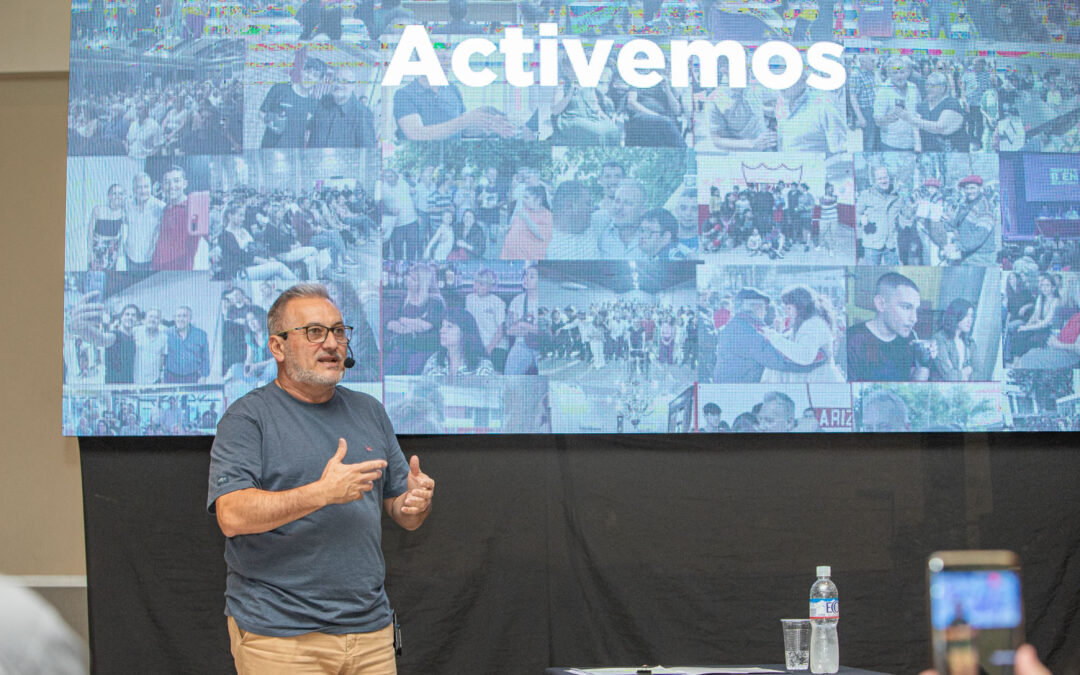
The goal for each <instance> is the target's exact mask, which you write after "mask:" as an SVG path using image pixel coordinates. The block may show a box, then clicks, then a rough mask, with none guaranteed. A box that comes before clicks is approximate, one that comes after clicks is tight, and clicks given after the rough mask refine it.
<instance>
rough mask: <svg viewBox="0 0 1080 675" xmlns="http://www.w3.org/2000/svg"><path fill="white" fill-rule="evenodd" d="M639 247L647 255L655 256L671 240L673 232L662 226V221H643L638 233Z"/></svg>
mask: <svg viewBox="0 0 1080 675" xmlns="http://www.w3.org/2000/svg"><path fill="white" fill-rule="evenodd" d="M638 236H639V239H638V247H639V248H641V250H642V251H644V252H645V254H646V255H649V256H653V255H656V253H657V252H658V251H659V250H660V249H662V248H664V247H665V246H667V245H668V244H669V243H670V242H671V233H670V232H668V231H667V230H665V229H664V228H662V227H661V226H660V223H657V222H655V221H651V220H643V221H641V230H640V234H639V235H638Z"/></svg>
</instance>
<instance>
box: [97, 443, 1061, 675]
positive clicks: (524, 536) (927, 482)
mask: <svg viewBox="0 0 1080 675" xmlns="http://www.w3.org/2000/svg"><path fill="white" fill-rule="evenodd" d="M1075 440H1076V439H1075V437H1073V436H1072V435H1069V434H1057V435H1036V434H1023V435H1019V434H1018V435H990V436H986V435H957V434H954V435H947V436H915V435H901V436H891V435H886V436H882V435H877V436H874V437H872V438H869V437H866V436H862V435H845V436H839V435H838V436H829V437H827V438H822V437H817V438H808V437H805V436H801V437H798V438H796V437H792V436H726V435H693V436H686V435H682V436H656V435H637V436H494V437H491V436H489V437H485V438H484V439H483V441H482V442H481V443H478V442H477V439H475V438H470V437H466V436H449V437H446V436H444V437H417V436H413V437H403V438H402V439H401V442H402V446H403V448H404V450H405V452H406V453H407V454H412V453H419V454H420V455H421V458H422V460H423V467H424V470H425V471H426V472H428V473H429V474H430V475H432V476H433V477H434V478H435V479H436V480H437V482H438V491H437V496H436V502H435V510H434V512H433V513H432V515H431V517H430V518H429V519H428V521H427V523H426V524H425V525H424V527H423V528H421V529H420V530H418V531H417V532H412V533H409V532H403V531H400V530H397V529H396V528H395V526H394V525H393V524H392V523H386V529H385V535H384V549H385V552H386V559H387V567H388V570H389V576H388V579H387V586H388V592H389V594H390V598H391V601H392V602H393V604H394V606H395V608H396V609H397V611H398V614H399V616H400V618H401V621H402V624H403V628H404V641H405V652H404V654H403V656H402V657H401V658H400V660H399V667H400V671H401V672H402V673H403V675H420V674H422V675H438V674H442V673H446V674H450V675H460V674H463V673H493V674H494V673H497V674H499V675H504V674H516V673H522V674H530V673H531V674H536V673H541V672H542V671H543V668H545V667H546V666H550V665H590V664H641V663H652V664H655V663H664V664H676V663H738V662H742V663H745V662H768V663H775V662H777V661H781V649H782V647H781V640H780V626H779V621H778V620H779V619H780V618H781V617H795V616H806V611H807V610H806V607H807V604H806V603H807V595H808V592H809V588H810V584H811V583H812V581H813V576H814V566H815V565H818V564H831V565H832V566H833V572H834V577H835V579H836V582H837V584H838V586H839V588H840V597H841V601H842V602H841V608H842V612H841V621H840V654H841V661H842V662H843V663H844V664H847V665H853V666H861V667H866V668H870V669H874V670H881V671H886V672H891V673H915V672H918V670H919V669H921V668H922V667H924V666H925V664H926V663H927V660H928V659H927V654H928V646H927V639H926V638H927V628H926V618H925V611H926V608H925V600H924V592H925V591H924V580H923V564H924V561H925V558H926V555H927V554H928V553H929V552H930V551H933V550H935V549H946V548H995V547H1001V548H1011V549H1013V550H1016V551H1017V552H1018V553H1019V554H1020V556H1021V558H1022V560H1023V563H1024V583H1025V589H1024V592H1025V605H1026V610H1027V616H1026V620H1027V628H1028V634H1029V639H1030V641H1031V642H1033V643H1034V644H1035V646H1036V647H1037V648H1038V650H1039V653H1040V654H1041V655H1043V657H1044V658H1045V659H1046V660H1047V661H1048V663H1049V665H1050V666H1051V668H1052V669H1053V670H1054V672H1055V673H1057V674H1058V675H1061V674H1063V673H1076V672H1078V670H1080V663H1078V655H1080V615H1078V597H1080V484H1078V480H1077V478H1078V476H1080V453H1078V452H1076V451H1075V450H1074V449H1073V447H1072V446H1073V443H1074V441H1075ZM210 443H211V439H210V438H206V437H195V438H84V439H81V441H80V446H81V450H82V469H83V490H84V495H85V513H86V529H87V532H86V542H87V570H88V575H89V596H90V621H91V647H92V654H93V657H92V658H93V666H94V669H95V672H97V673H127V672H154V673H173V672H175V673H200V674H203V673H218V672H221V673H226V672H230V671H231V668H232V665H231V658H230V656H229V649H228V638H227V635H226V630H225V620H224V617H223V616H222V607H223V602H224V600H223V592H224V578H225V568H224V562H223V560H222V554H223V548H224V538H223V537H222V535H221V534H220V532H219V531H218V529H217V526H216V523H215V522H214V520H213V518H212V517H211V516H210V515H208V514H207V513H206V510H205V507H204V504H205V499H206V480H207V479H206V476H207V464H208V461H209V454H208V453H209V447H210ZM327 452H328V455H327V456H328V457H329V453H330V450H329V449H328V451H327Z"/></svg>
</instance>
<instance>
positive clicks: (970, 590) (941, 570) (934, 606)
mask: <svg viewBox="0 0 1080 675" xmlns="http://www.w3.org/2000/svg"><path fill="white" fill-rule="evenodd" d="M926 574H927V577H926V580H927V592H928V607H929V612H930V637H931V645H932V649H933V659H934V668H936V669H937V672H938V673H939V674H940V675H981V674H982V673H986V675H1013V673H1014V672H1015V671H1014V668H1013V665H1014V661H1015V657H1016V650H1017V648H1018V647H1020V645H1022V644H1023V643H1024V604H1023V598H1022V595H1021V592H1020V560H1019V558H1017V557H1016V554H1015V553H1013V552H1011V551H938V552H935V553H932V554H931V555H930V557H929V559H928V560H927V569H926Z"/></svg>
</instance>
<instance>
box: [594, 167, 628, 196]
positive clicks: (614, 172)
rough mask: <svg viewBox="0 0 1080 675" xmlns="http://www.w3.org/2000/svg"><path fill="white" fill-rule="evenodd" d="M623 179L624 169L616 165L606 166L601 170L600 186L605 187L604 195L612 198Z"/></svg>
mask: <svg viewBox="0 0 1080 675" xmlns="http://www.w3.org/2000/svg"><path fill="white" fill-rule="evenodd" d="M622 179H623V172H622V169H620V168H618V167H615V166H605V167H604V168H603V169H601V170H600V179H599V182H600V187H602V188H603V189H604V196H605V197H607V198H608V199H611V198H612V197H613V196H615V188H617V187H618V186H619V181H621V180H622Z"/></svg>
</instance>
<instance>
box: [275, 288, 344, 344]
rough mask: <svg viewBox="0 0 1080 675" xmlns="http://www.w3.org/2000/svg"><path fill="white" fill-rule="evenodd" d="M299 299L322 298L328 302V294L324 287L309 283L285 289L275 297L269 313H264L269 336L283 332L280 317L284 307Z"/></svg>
mask: <svg viewBox="0 0 1080 675" xmlns="http://www.w3.org/2000/svg"><path fill="white" fill-rule="evenodd" d="M299 298H324V299H326V300H329V299H330V293H329V292H328V291H327V290H326V286H323V285H322V284H319V283H315V282H310V281H309V282H304V283H300V284H295V285H293V286H290V287H289V288H286V289H285V290H284V291H282V292H281V295H279V296H278V297H277V300H274V304H272V305H270V311H269V312H267V313H266V330H267V332H268V333H270V335H275V334H277V333H280V332H281V331H282V330H284V329H283V328H281V315H282V314H284V313H285V307H286V305H288V304H289V302H291V301H293V300H296V299H299Z"/></svg>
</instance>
